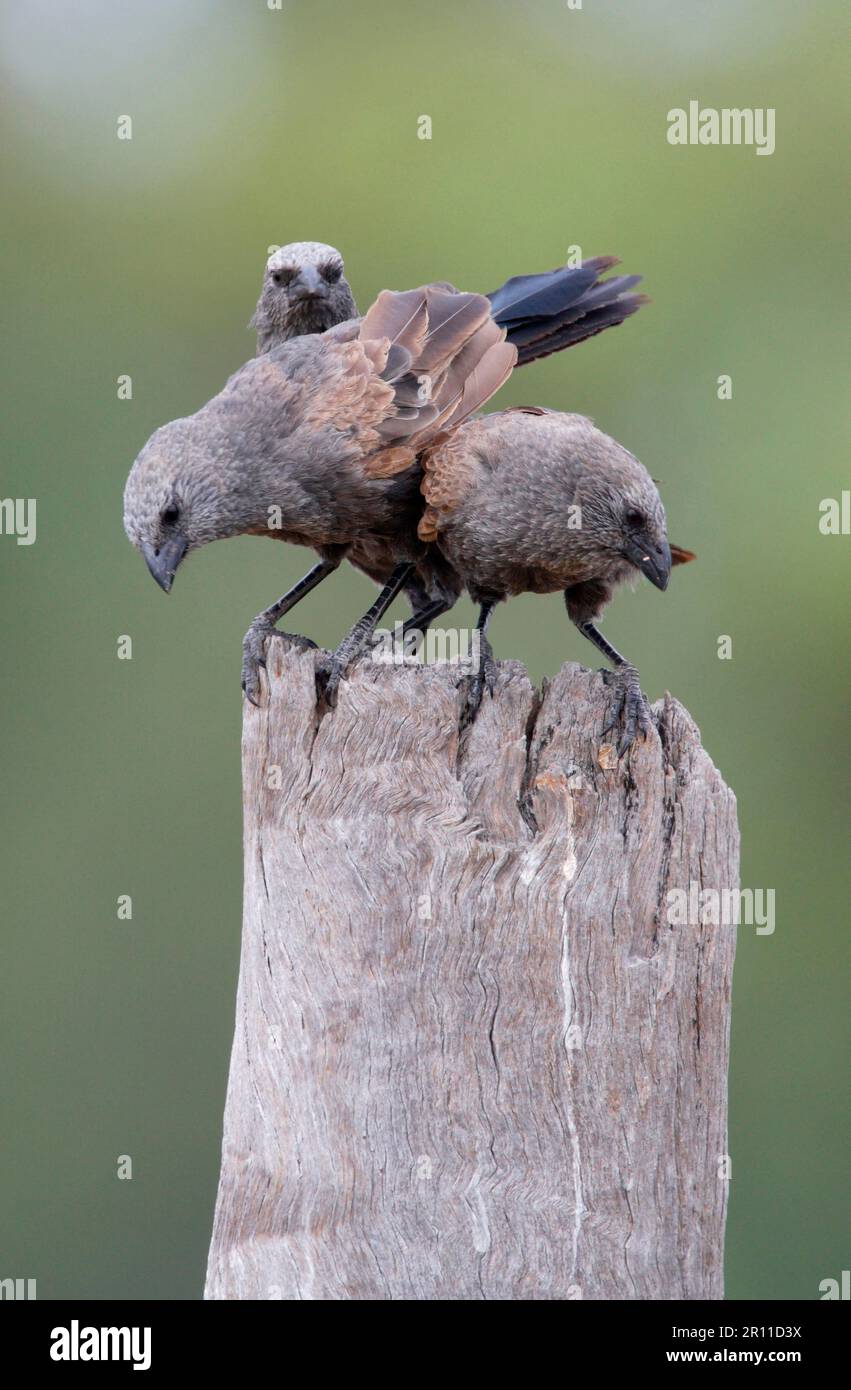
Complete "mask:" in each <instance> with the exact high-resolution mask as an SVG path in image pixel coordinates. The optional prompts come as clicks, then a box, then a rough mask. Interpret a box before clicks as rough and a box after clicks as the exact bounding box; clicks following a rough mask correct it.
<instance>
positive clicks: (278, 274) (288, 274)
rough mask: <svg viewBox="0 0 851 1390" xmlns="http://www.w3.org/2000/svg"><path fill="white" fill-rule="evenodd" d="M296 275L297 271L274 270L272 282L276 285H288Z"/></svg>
mask: <svg viewBox="0 0 851 1390" xmlns="http://www.w3.org/2000/svg"><path fill="white" fill-rule="evenodd" d="M294 275H295V271H294V270H292V269H289V268H287V269H284V270H273V271H272V280H273V282H274V283H275V284H276V285H288V284H289V283H290V281H291V280H292V278H293V276H294Z"/></svg>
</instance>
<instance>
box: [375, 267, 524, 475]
mask: <svg viewBox="0 0 851 1390" xmlns="http://www.w3.org/2000/svg"><path fill="white" fill-rule="evenodd" d="M358 338H359V340H360V343H361V346H362V348H363V351H364V353H365V355H366V356H367V357H368V359H369V361H370V362H371V363H372V366H373V369H374V370H375V371H376V372H378V374H379V375H380V376H381V378H382V380H384V381H386V382H388V383H390V384H391V385H392V386H393V410H392V412H391V413H389V414H388V416H387V418H386V419H384V420H383V421H382V422H381V424H380V425H379V426H378V434H379V436H380V438H381V440H382V442H383V445H384V447H383V448H382V449H380V450H379V451H378V452H377V453H376V455H375V456H374V458H372V459H370V460H369V462H368V464H367V472H368V473H369V474H370V476H373V477H385V476H388V475H389V474H391V473H396V472H400V471H401V470H402V469H404V468H407V467H409V466H410V464H411V463H412V462H413V459H414V457H415V456H416V454H417V453H418V452H419V451H420V449H422V448H423V447H425V445H427V444H428V443H429V442H430V441H431V440H433V439H434V437H435V435H436V434H437V433H438V432H439V431H442V430H445V429H448V428H450V427H451V426H454V425H457V424H460V422H461V421H462V420H465V419H466V418H467V417H468V416H469V415H471V414H472V413H473V412H474V411H476V410H478V409H479V408H480V407H481V406H483V405H484V404H485V402H486V401H488V400H489V399H490V397H491V396H492V395H493V394H494V392H495V391H498V390H499V388H500V386H501V385H502V384H503V382H504V381H506V380H507V378H508V377H509V376H510V375H511V371H512V369H513V367H514V364H515V362H516V361H517V349H516V348H514V347H513V346H512V345H511V344H509V343H507V342H506V341H505V329H504V328H501V327H500V326H499V325H498V324H496V323H495V322H494V320H493V317H492V314H491V306H490V302H489V300H488V299H487V298H486V297H485V296H484V295H480V294H464V293H461V292H459V291H457V290H454V289H453V288H452V287H451V286H449V285H445V284H441V285H424V286H423V287H422V288H421V289H417V290H406V291H404V292H402V293H397V292H395V291H393V290H382V292H381V294H380V295H379V296H378V298H377V300H376V301H375V303H374V304H373V305H372V307H371V308H370V309H369V311H368V313H367V314H366V315H365V316H364V318H363V319H362V321H361V324H360V330H359V333H358Z"/></svg>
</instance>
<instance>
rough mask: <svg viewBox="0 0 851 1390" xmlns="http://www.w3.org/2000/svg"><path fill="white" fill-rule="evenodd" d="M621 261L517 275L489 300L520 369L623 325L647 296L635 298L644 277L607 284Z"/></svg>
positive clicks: (618, 278)
mask: <svg viewBox="0 0 851 1390" xmlns="http://www.w3.org/2000/svg"><path fill="white" fill-rule="evenodd" d="M618 264H619V262H618V258H617V256H594V257H593V259H592V260H589V261H583V263H582V265H581V266H575V267H572V268H571V267H569V266H559V267H558V268H557V269H556V270H547V271H544V272H542V273H541V274H539V275H514V276H512V278H511V279H510V280H506V282H505V284H504V285H502V286H500V288H499V289H498V290H494V291H493V293H492V294H489V295H488V299H489V300H490V302H491V312H492V314H493V317H494V320H495V321H496V323H498V324H499V326H500V327H501V328H504V329H505V330H506V338H507V341H508V342H509V343H512V344H513V345H514V346H515V347H516V348H517V365H518V367H522V366H523V364H524V363H525V362H536V361H537V360H538V358H540V357H549V356H550V354H551V353H553V352H561V350H562V349H563V348H568V347H573V345H574V343H582V342H584V341H585V339H586V338H593V336H594V334H595V333H602V332H603V330H604V329H605V328H613V327H614V326H615V325H616V324H618V323H623V321H624V319H626V318H629V316H630V315H631V314H634V313H635V312H636V310H637V309H640V308H641V306H642V304H647V303H649V300H648V298H647V295H644V294H629V293H628V291H629V290H631V289H632V288H633V286H634V285H637V284H638V282H639V281H640V279H641V276H640V275H615V276H612V277H611V278H610V279H608V280H603V279H601V276H602V275H604V274H605V272H606V271H607V270H611V268H612V266H615V265H618Z"/></svg>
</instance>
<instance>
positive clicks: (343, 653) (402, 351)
mask: <svg viewBox="0 0 851 1390" xmlns="http://www.w3.org/2000/svg"><path fill="white" fill-rule="evenodd" d="M516 358H517V349H516V348H515V347H513V346H512V345H511V344H510V343H508V342H507V341H506V329H505V328H504V327H501V326H500V325H499V324H498V323H496V322H495V320H494V318H493V315H492V312H491V304H490V301H489V300H488V299H486V298H485V297H484V296H483V295H476V294H462V293H457V292H453V291H450V290H446V289H444V288H441V287H434V286H425V287H423V288H421V289H417V290H410V291H407V292H403V293H398V294H397V293H394V292H392V291H384V292H383V293H382V294H380V295H379V297H378V299H377V300H376V302H375V304H374V305H373V306H372V308H371V309H370V310H369V312H368V313H367V314H366V316H365V317H364V318H363V319H361V320H353V321H350V322H349V323H348V324H343V325H340V326H338V327H337V328H334V329H331V330H330V331H329V332H327V333H324V334H310V335H307V336H304V337H296V338H292V339H291V340H290V341H288V342H286V343H283V344H282V345H281V346H280V347H278V348H275V349H274V350H273V351H272V352H270V353H266V354H264V355H263V356H261V357H255V358H253V359H252V360H251V361H250V362H247V363H246V364H245V365H244V366H243V367H242V368H240V370H239V371H237V372H236V373H235V374H234V375H233V376H232V377H231V378H230V380H229V381H228V382H227V383H226V385H225V387H224V389H223V390H222V391H220V392H219V394H218V395H217V396H215V397H214V398H213V399H212V400H211V401H209V402H208V403H207V404H206V405H205V406H203V407H202V409H201V410H199V411H198V412H197V413H196V414H195V415H192V416H190V417H189V418H188V419H182V420H175V421H173V422H172V423H171V424H169V425H165V426H163V428H162V429H159V430H157V432H156V433H155V434H154V435H152V437H151V439H150V440H149V441H148V443H147V444H146V445H145V447H144V449H143V450H142V452H141V453H140V455H139V457H138V458H137V459H136V462H135V463H134V465H133V467H132V469H131V472H130V476H129V478H128V480H127V485H126V488H125V494H124V525H125V530H126V532H127V535H128V536H129V538H130V540H131V541H132V542H133V544H134V545H135V546H136V547H137V548H138V549H139V550H140V551H141V552H142V554H143V556H144V558H145V560H146V562H147V564H148V567H149V569H150V571H151V573H152V575H153V576H154V578H155V579H156V580H157V582H158V583H159V584H160V585H161V587H162V588H163V589H165V591H166V592H168V591H169V590H170V589H171V586H172V583H173V580H174V575H175V572H176V570H177V568H178V566H179V565H180V564H181V562H182V561H183V559H184V557H185V556H186V555H187V554H189V553H191V552H192V551H193V550H197V549H198V548H199V547H200V546H202V545H205V544H207V543H208V542H209V541H213V540H222V539H225V538H226V537H229V536H238V535H263V536H272V537H275V538H279V539H282V540H288V541H291V542H293V543H294V544H297V545H306V546H311V547H312V548H313V549H315V550H316V551H317V552H318V554H319V557H320V560H319V564H318V565H317V566H315V568H314V570H313V571H311V574H310V575H308V576H306V578H305V579H304V580H303V581H301V584H300V585H297V586H296V590H298V593H296V595H295V598H293V595H292V593H291V595H290V596H289V598H290V600H291V602H294V601H296V599H297V598H298V597H300V596H301V594H302V593H305V592H307V591H308V590H309V589H311V588H313V587H315V585H316V584H317V583H319V581H320V579H322V578H324V576H325V575H326V574H328V573H330V572H331V571H332V570H334V569H335V568H336V567H337V566H338V565H339V564H340V561H341V560H342V559H343V558H344V557H348V558H349V559H350V560H351V561H352V562H353V563H354V564H356V565H357V566H359V567H360V568H361V569H363V570H364V571H365V572H366V573H367V574H369V575H370V576H371V577H372V578H374V579H376V580H377V582H379V583H384V589H383V590H382V594H381V595H380V597H379V601H378V603H377V605H373V610H374V613H375V616H376V621H377V617H378V616H380V615H381V613H382V612H383V611H384V610H385V609H386V608H387V607H388V606H389V604H390V602H391V601H392V599H393V597H394V596H395V594H396V593H398V592H399V590H400V589H401V587H402V586H403V584H404V583H405V582H406V581H407V580H409V579H410V577H411V575H412V574H413V573H414V571H415V570H416V569H417V567H418V566H420V567H421V569H422V572H423V576H424V583H426V584H428V585H429V586H430V587H431V588H432V589H434V590H437V589H439V585H440V575H441V572H442V571H443V570H445V571H447V572H449V566H448V564H447V562H446V561H445V560H444V559H443V557H442V556H441V554H440V552H439V551H438V550H436V549H435V550H434V551H433V552H431V554H429V551H428V547H427V546H426V545H425V544H424V543H423V542H422V541H420V540H419V538H418V536H417V522H418V519H419V516H420V515H421V512H422V496H421V494H420V482H421V476H422V475H421V470H420V466H419V463H418V461H417V459H418V455H419V453H420V451H421V450H422V449H423V448H424V447H425V446H426V445H427V444H428V443H429V442H430V441H431V440H432V439H434V438H435V436H436V435H437V434H438V433H439V432H440V431H442V430H451V429H452V428H453V427H454V425H456V424H457V423H460V421H462V420H464V419H466V418H467V416H469V415H470V414H472V413H473V412H474V411H476V410H478V409H479V408H480V407H481V406H482V405H483V404H484V403H485V401H487V400H488V399H489V398H490V396H491V395H493V393H494V392H495V391H496V390H498V388H499V387H500V386H501V385H502V383H503V382H504V381H505V380H506V378H507V377H508V376H509V375H510V373H511V370H512V368H513V366H514V363H515V360H516ZM452 582H453V583H454V584H455V592H456V593H457V591H458V590H457V582H456V581H454V580H453V581H452ZM453 601H454V599H453ZM291 602H290V604H289V606H291ZM381 604H383V607H381V606H380V605H381ZM286 606H287V605H286V603H284V604H283V605H281V604H279V605H276V606H275V607H274V609H272V610H268V611H267V614H265V615H261V619H262V621H261V622H259V623H255V624H253V625H252V627H253V628H254V639H253V643H250V644H249V646H248V648H247V650H246V652H245V659H244V660H245V664H244V685H245V690H246V694H247V695H248V696H249V698H251V699H254V700H256V698H257V691H258V676H257V665H258V662H259V661H260V660H261V659H262V646H263V639H264V637H265V636H266V635H268V632H269V631H270V630H271V629H270V624H269V621H268V619H269V618H270V616H271V615H272V614H274V615H275V617H277V616H280V615H281V613H282V612H283V611H286ZM373 610H371V615H370V616H372V613H373ZM249 631H251V630H249ZM359 649H360V647H359V646H358V644H357V642H356V640H355V639H354V638H351V639H350V640H349V642H348V645H347V646H345V647H344V648H343V649H341V650H340V649H338V653H336V654H335V658H334V661H333V663H332V666H331V668H330V670H329V686H330V688H331V690H332V692H333V689H334V688H335V686H336V681H337V680H338V679H339V675H340V673H341V672H342V670H344V669H345V666H346V664H347V662H348V660H349V659H351V657H352V656H353V655H355V654H357V651H358V650H359Z"/></svg>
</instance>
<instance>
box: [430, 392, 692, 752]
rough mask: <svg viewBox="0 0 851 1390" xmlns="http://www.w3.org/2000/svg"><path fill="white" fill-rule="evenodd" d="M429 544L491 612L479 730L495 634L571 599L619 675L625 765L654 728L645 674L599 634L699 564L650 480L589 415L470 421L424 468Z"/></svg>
mask: <svg viewBox="0 0 851 1390" xmlns="http://www.w3.org/2000/svg"><path fill="white" fill-rule="evenodd" d="M421 463H422V467H423V481H422V492H423V496H424V499H425V507H424V510H423V514H422V517H421V519H420V521H419V524H418V528H417V529H418V534H419V537H420V539H421V540H422V541H425V542H427V543H428V544H430V545H436V546H437V548H438V549H439V550H440V552H441V553H442V554H443V555H444V557H445V558H446V559H447V560H448V561H449V562H450V564H451V565H452V568H453V570H454V571H455V572H456V573H457V574H458V575H459V576H460V578H461V580H462V581H463V584H464V586H465V588H466V590H467V592H468V593H469V595H470V597H471V598H472V599H473V601H474V602H475V603H476V604H478V605H479V618H478V622H477V625H476V631H477V633H478V635H479V660H478V670H477V672H476V674H475V676H474V678H473V680H472V684H471V687H470V692H469V697H468V698H469V710H468V719H469V718H472V717H475V714H476V712H477V710H478V708H479V706H480V704H481V700H482V697H483V695H484V692H485V690H486V689H487V690H488V691H490V693H491V694H493V691H494V688H495V682H496V673H497V667H496V662H495V660H494V655H493V648H492V646H491V644H490V641H489V639H488V635H487V634H488V626H489V624H490V620H491V616H492V614H493V611H494V609H495V607H496V605H497V604H498V603H501V602H503V601H505V600H507V599H510V598H511V597H513V596H514V595H516V594H520V593H536V594H548V593H553V592H557V591H561V592H562V593H563V594H564V599H565V604H566V608H567V613H568V617H569V618H570V620H571V622H573V623H574V624H575V625H576V627H577V628H578V629H579V631H580V632H581V633H582V635H583V636H584V637H586V638H587V639H588V640H589V641H590V642H592V643H593V644H594V646H595V647H597V648H598V650H599V651H601V652H602V653H603V655H604V656H605V657H607V658H608V660H609V661H610V662H611V663H612V665H613V667H614V671H613V672H612V673H611V675H610V676H609V683H610V684H611V685H612V686H613V687H614V700H613V705H612V709H611V712H610V718H609V722H608V724H607V725H606V727H605V728H604V730H603V734H604V735H605V734H607V733H609V732H610V730H611V729H613V728H614V727H615V725H616V724H618V723H620V724H621V725H622V732H621V737H620V741H619V745H618V750H617V751H618V756H619V757H622V756H623V755H624V754H625V753H626V752H627V750H628V749H629V748H630V746H631V745H632V743H633V742H634V740H635V737H636V735H637V733H638V732H639V731H640V732H641V733H642V735H644V736H646V734H647V732H648V730H649V728H650V726H651V714H650V708H649V705H648V703H647V700H646V697H645V696H644V694H643V693H642V691H641V686H640V681H639V676H638V671H637V670H636V668H635V666H633V664H632V663H631V662H630V661H629V660H627V658H626V657H624V656H622V655H621V653H620V652H618V651H617V650H616V648H615V647H613V646H612V644H611V643H610V642H608V641H607V640H606V638H605V637H604V636H603V634H602V633H601V632H600V631H599V629H598V628H597V626H596V623H597V621H598V620H599V618H600V616H601V614H602V613H603V611H604V609H605V608H606V606H607V605H608V603H609V601H610V599H611V598H612V596H613V594H614V592H615V590H616V589H617V588H618V587H619V586H620V585H621V584H623V583H624V582H626V581H630V580H637V579H638V578H639V577H641V576H642V575H643V576H645V577H646V578H647V579H648V580H649V581H650V583H651V584H654V585H655V586H656V588H657V589H662V590H664V589H665V588H667V585H668V581H669V578H670V574H671V569H672V566H674V565H679V564H686V563H688V562H689V561H691V560H693V559H694V558H695V556H694V553H693V552H692V551H690V550H686V549H684V548H683V547H681V546H677V545H670V544H669V542H668V536H667V526H666V519H665V510H664V507H663V505H662V500H661V498H660V496H659V492H658V489H657V487H656V484H655V483H654V481H653V479H652V478H651V476H650V474H649V473H648V471H647V469H646V468H645V467H644V465H643V464H642V463H640V462H639V460H638V459H637V458H636V457H635V456H634V455H633V454H631V453H630V452H629V451H628V450H627V449H625V448H624V447H623V446H622V445H620V444H618V443H617V441H616V440H614V439H612V438H610V436H608V435H607V434H604V433H603V431H602V430H599V429H597V427H596V426H595V425H594V424H593V422H592V421H591V420H588V419H586V417H585V416H583V415H573V414H567V413H565V412H562V411H555V410H546V409H543V408H541V407H538V406H521V407H510V408H509V409H507V410H502V411H497V412H494V413H493V414H490V415H485V416H481V417H479V418H476V419H471V420H467V421H465V422H463V423H461V424H459V426H458V428H457V429H454V430H451V431H446V432H444V433H443V434H442V435H441V436H439V437H436V438H434V439H433V440H432V442H431V444H430V445H428V446H427V447H426V448H425V450H424V451H423V454H422V457H421Z"/></svg>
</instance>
